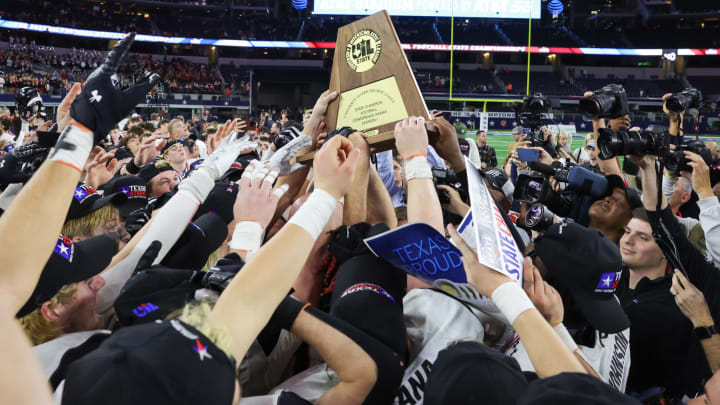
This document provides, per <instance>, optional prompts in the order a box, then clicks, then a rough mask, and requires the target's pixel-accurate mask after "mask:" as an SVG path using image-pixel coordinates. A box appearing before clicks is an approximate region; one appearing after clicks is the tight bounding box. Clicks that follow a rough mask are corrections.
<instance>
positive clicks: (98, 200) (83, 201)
mask: <svg viewBox="0 0 720 405" xmlns="http://www.w3.org/2000/svg"><path fill="white" fill-rule="evenodd" d="M126 200H127V196H125V194H123V193H113V194H108V195H105V196H103V195H101V194H100V193H98V192H97V190H95V189H94V188H92V187H91V186H90V185H89V184H86V183H78V185H77V187H75V191H74V192H73V199H72V201H71V202H70V210H68V214H67V217H65V220H66V221H69V220H71V219H77V218H82V217H84V216H86V215H89V214H92V213H93V212H95V211H97V210H99V209H100V208H102V207H104V206H105V205H107V204H109V203H113V205H115V206H119V205H121V204H123V203H124V202H125V201H126Z"/></svg>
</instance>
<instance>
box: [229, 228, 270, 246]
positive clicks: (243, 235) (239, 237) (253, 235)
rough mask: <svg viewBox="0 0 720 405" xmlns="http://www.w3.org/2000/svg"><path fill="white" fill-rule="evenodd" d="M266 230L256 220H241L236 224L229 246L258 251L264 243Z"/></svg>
mask: <svg viewBox="0 0 720 405" xmlns="http://www.w3.org/2000/svg"><path fill="white" fill-rule="evenodd" d="M264 234H265V231H263V229H262V227H261V226H260V224H259V223H257V222H255V221H241V222H238V224H237V225H235V231H233V235H232V239H231V240H230V243H229V244H228V246H230V249H234V250H246V251H256V250H258V249H260V245H262V240H263V236H264Z"/></svg>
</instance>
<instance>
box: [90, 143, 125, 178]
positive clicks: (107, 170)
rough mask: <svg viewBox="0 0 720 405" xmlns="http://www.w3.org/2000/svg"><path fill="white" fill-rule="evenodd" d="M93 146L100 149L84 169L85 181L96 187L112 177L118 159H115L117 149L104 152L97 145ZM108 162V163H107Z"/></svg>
mask: <svg viewBox="0 0 720 405" xmlns="http://www.w3.org/2000/svg"><path fill="white" fill-rule="evenodd" d="M95 148H96V149H100V150H99V151H98V153H97V154H95V155H94V156H93V158H92V161H91V162H90V163H89V164H88V165H86V166H85V170H87V177H86V178H85V182H86V183H87V184H89V185H90V186H92V187H93V188H95V189H98V188H100V186H102V185H103V184H105V183H107V182H108V181H110V180H111V179H112V178H113V176H114V175H115V169H116V168H117V165H118V161H117V159H115V151H116V150H117V149H115V150H111V151H110V152H105V151H104V150H102V148H100V147H99V146H96V147H95ZM108 162H110V163H109V164H108Z"/></svg>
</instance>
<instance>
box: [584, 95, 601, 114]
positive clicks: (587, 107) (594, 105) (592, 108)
mask: <svg viewBox="0 0 720 405" xmlns="http://www.w3.org/2000/svg"><path fill="white" fill-rule="evenodd" d="M580 111H581V112H582V113H583V114H585V115H586V116H588V117H590V118H592V119H596V118H598V117H599V116H600V113H601V112H602V106H601V105H600V102H599V101H598V100H597V98H595V97H594V96H593V97H586V98H583V99H581V100H580Z"/></svg>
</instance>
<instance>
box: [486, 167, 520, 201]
mask: <svg viewBox="0 0 720 405" xmlns="http://www.w3.org/2000/svg"><path fill="white" fill-rule="evenodd" d="M483 173H484V174H485V178H486V179H487V180H488V183H489V184H490V187H492V188H493V189H495V190H497V191H500V192H501V193H503V195H505V198H507V199H509V200H510V201H512V199H513V193H514V192H515V186H514V185H513V183H512V181H510V178H508V176H507V175H506V174H505V173H504V172H503V171H502V170H500V169H498V168H496V167H490V168H487V169H485V170H483Z"/></svg>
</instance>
